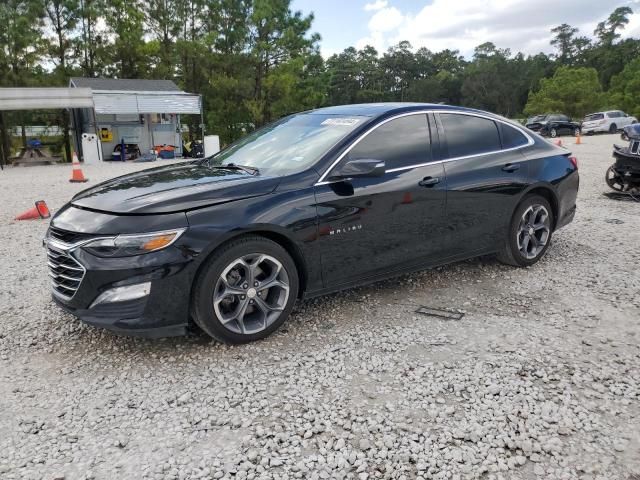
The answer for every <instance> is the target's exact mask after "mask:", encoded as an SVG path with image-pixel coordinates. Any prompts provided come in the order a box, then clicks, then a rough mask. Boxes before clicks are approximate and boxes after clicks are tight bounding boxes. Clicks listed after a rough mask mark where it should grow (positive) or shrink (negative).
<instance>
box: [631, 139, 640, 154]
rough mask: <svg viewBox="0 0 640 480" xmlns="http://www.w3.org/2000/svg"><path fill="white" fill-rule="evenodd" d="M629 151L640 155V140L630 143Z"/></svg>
mask: <svg viewBox="0 0 640 480" xmlns="http://www.w3.org/2000/svg"><path fill="white" fill-rule="evenodd" d="M629 151H630V152H631V153H635V154H636V155H640V140H634V141H632V142H631V143H630V144H629Z"/></svg>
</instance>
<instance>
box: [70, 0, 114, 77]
mask: <svg viewBox="0 0 640 480" xmlns="http://www.w3.org/2000/svg"><path fill="white" fill-rule="evenodd" d="M105 2H106V0H79V9H78V16H79V20H78V21H79V30H80V31H79V34H78V37H77V39H76V42H75V43H76V56H77V57H79V62H80V71H81V72H82V75H84V76H85V77H90V78H93V77H97V76H99V75H101V74H102V73H103V72H104V69H105V63H106V61H107V58H106V53H107V49H106V43H107V41H106V35H105V32H103V31H102V30H101V28H100V22H101V21H102V20H103V17H102V16H101V13H102V12H103V10H104V9H105V8H106V3H105Z"/></svg>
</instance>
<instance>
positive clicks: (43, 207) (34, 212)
mask: <svg viewBox="0 0 640 480" xmlns="http://www.w3.org/2000/svg"><path fill="white" fill-rule="evenodd" d="M50 216H51V212H49V207H47V203H46V202H45V201H44V200H38V201H37V202H36V206H35V207H33V208H30V209H29V210H27V211H26V212H23V213H21V214H20V215H18V216H17V217H16V220H33V219H36V218H37V219H40V218H49V217H50Z"/></svg>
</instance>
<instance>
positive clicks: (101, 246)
mask: <svg viewBox="0 0 640 480" xmlns="http://www.w3.org/2000/svg"><path fill="white" fill-rule="evenodd" d="M185 230H186V228H179V229H177V230H166V231H164V232H153V233H140V234H134V235H118V236H117V237H109V238H97V239H95V240H93V241H90V242H88V243H85V244H84V245H82V248H83V249H84V250H86V251H87V252H89V253H92V254H93V255H97V256H98V257H131V256H133V255H142V254H144V253H149V252H155V251H156V250H162V249H163V248H166V247H168V246H169V245H171V244H172V243H173V242H175V241H176V240H177V239H178V238H180V235H182V234H183V233H184V231H185Z"/></svg>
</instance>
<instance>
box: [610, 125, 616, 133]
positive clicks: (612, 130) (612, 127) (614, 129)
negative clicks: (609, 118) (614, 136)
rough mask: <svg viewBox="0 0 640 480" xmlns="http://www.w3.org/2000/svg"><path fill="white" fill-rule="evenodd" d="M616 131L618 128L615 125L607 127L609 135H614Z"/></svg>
mask: <svg viewBox="0 0 640 480" xmlns="http://www.w3.org/2000/svg"><path fill="white" fill-rule="evenodd" d="M617 131H618V126H617V125H616V124H615V123H612V124H611V126H610V127H609V133H616V132H617Z"/></svg>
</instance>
